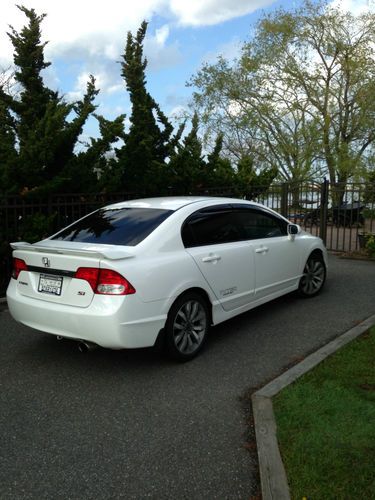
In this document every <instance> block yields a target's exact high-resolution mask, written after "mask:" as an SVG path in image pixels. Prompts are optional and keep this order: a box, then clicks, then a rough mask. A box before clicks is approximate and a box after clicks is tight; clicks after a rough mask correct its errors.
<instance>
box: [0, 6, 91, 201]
mask: <svg viewBox="0 0 375 500" xmlns="http://www.w3.org/2000/svg"><path fill="white" fill-rule="evenodd" d="M18 9H19V10H20V11H21V12H23V13H24V14H25V16H26V18H27V24H26V25H25V26H24V27H23V28H22V30H21V31H20V32H17V31H16V30H15V29H14V28H13V27H10V32H9V33H8V36H9V37H10V40H11V42H12V44H13V47H14V57H13V58H14V64H15V67H16V70H15V74H14V79H15V81H16V83H17V84H18V85H19V87H20V93H19V94H18V95H17V96H16V97H13V96H12V95H10V94H9V93H8V92H5V91H4V90H3V91H0V107H2V108H1V109H2V111H1V110H0V113H1V112H2V113H4V112H5V111H4V110H9V112H12V113H11V116H14V119H13V120H14V121H13V124H12V125H13V129H14V132H15V142H16V143H17V155H16V157H14V155H13V160H12V162H10V161H8V160H6V162H7V163H6V167H4V169H5V170H6V171H7V172H8V176H9V177H10V178H11V179H12V183H11V184H8V186H6V188H5V190H7V191H12V190H13V191H16V192H17V191H18V192H20V191H33V192H39V193H41V192H51V191H56V190H61V189H63V188H64V184H65V183H66V181H67V178H66V173H67V172H66V171H67V169H68V166H69V163H70V162H72V161H74V158H75V155H74V148H75V146H76V144H77V141H78V138H79V136H80V134H81V132H82V129H83V126H84V124H85V122H86V120H87V118H88V117H89V116H90V114H92V113H93V111H94V110H95V105H94V104H93V101H94V99H95V96H96V95H97V93H98V91H97V90H96V88H95V80H94V78H93V77H91V78H90V80H89V82H88V84H87V90H86V93H85V95H84V97H83V99H81V100H80V101H78V102H76V103H67V102H65V101H64V100H63V98H62V97H60V96H59V95H58V93H57V92H54V91H52V90H51V89H49V88H48V87H46V86H45V85H44V82H43V78H42V74H41V73H42V71H43V70H44V69H46V68H47V67H48V66H49V65H50V63H49V62H46V61H45V58H44V49H45V46H46V43H47V42H42V41H41V23H42V21H43V19H44V18H45V14H42V15H40V16H39V15H37V14H36V12H35V10H34V9H27V8H26V7H22V6H18ZM72 112H74V113H75V117H74V118H73V119H72V120H70V121H68V117H69V115H70V114H71V113H72ZM0 141H1V142H2V144H3V145H2V146H0V149H1V148H4V147H5V143H4V140H3V136H2V135H1V132H0ZM68 170H69V169H68Z"/></svg>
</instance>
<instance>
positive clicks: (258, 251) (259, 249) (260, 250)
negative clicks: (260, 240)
mask: <svg viewBox="0 0 375 500" xmlns="http://www.w3.org/2000/svg"><path fill="white" fill-rule="evenodd" d="M268 250H269V248H268V247H259V248H256V249H255V253H267V252H268Z"/></svg>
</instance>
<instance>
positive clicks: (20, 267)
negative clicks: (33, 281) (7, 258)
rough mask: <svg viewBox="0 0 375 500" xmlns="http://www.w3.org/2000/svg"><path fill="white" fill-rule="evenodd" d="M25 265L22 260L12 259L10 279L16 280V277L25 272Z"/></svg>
mask: <svg viewBox="0 0 375 500" xmlns="http://www.w3.org/2000/svg"><path fill="white" fill-rule="evenodd" d="M27 270H28V269H27V264H26V262H25V261H24V260H22V259H13V270H12V278H14V279H15V280H16V279H17V278H18V275H19V274H20V272H21V271H27Z"/></svg>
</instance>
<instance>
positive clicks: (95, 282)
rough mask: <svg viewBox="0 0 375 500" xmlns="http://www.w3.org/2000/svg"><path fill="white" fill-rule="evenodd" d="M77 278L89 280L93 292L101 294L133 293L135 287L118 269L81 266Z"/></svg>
mask: <svg viewBox="0 0 375 500" xmlns="http://www.w3.org/2000/svg"><path fill="white" fill-rule="evenodd" d="M75 278H77V279H82V280H85V281H88V282H89V284H90V286H91V288H92V290H93V292H94V293H96V294H99V295H131V294H133V293H135V288H134V287H133V286H132V285H131V283H129V281H128V280H127V279H125V278H124V277H123V276H121V274H119V273H118V272H117V271H112V270H111V269H98V268H95V267H80V268H79V269H77V272H76V274H75Z"/></svg>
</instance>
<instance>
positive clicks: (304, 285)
mask: <svg viewBox="0 0 375 500" xmlns="http://www.w3.org/2000/svg"><path fill="white" fill-rule="evenodd" d="M326 275H327V269H326V265H325V263H324V260H323V258H322V257H320V256H317V255H312V256H310V257H309V258H308V260H307V262H306V265H305V268H304V270H303V276H302V278H301V279H300V282H299V287H298V292H299V295H300V296H301V297H304V298H310V297H315V295H318V293H319V292H320V291H321V290H322V288H323V286H324V283H325V280H326Z"/></svg>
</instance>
